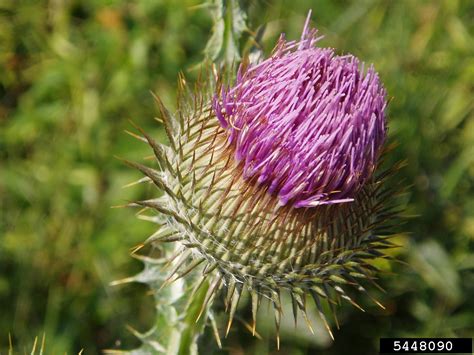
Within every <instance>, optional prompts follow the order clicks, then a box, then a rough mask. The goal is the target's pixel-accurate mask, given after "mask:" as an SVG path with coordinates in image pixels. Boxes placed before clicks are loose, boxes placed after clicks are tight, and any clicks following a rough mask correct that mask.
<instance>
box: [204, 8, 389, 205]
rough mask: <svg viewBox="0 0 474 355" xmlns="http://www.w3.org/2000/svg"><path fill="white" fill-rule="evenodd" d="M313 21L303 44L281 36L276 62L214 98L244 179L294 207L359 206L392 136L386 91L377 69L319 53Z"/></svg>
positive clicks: (250, 71)
mask: <svg viewBox="0 0 474 355" xmlns="http://www.w3.org/2000/svg"><path fill="white" fill-rule="evenodd" d="M310 16H311V13H309V14H308V17H307V20H306V23H305V26H304V29H303V33H302V36H301V40H300V41H299V42H296V41H290V42H288V41H286V40H285V39H284V36H283V35H282V36H281V37H280V39H279V41H278V44H277V46H276V47H275V49H274V51H273V55H272V56H271V57H270V58H268V59H266V60H264V61H263V62H261V63H259V64H256V65H249V66H247V67H246V66H244V65H242V66H241V67H240V69H239V73H238V75H237V80H236V83H235V85H234V86H233V87H231V88H228V89H222V91H221V93H220V97H217V96H216V97H215V98H214V100H213V107H214V111H215V114H216V116H217V118H218V119H219V121H220V124H221V125H222V127H223V128H224V129H226V131H227V134H228V140H229V142H230V144H231V145H232V146H233V148H234V151H235V158H236V159H237V161H239V162H241V164H242V165H243V176H244V178H245V179H247V180H252V179H255V180H256V181H257V183H258V184H260V185H263V186H266V187H267V188H268V192H270V193H271V194H275V195H277V196H278V198H279V201H280V204H281V205H286V204H290V205H292V206H294V207H296V208H298V207H314V206H318V205H324V204H336V203H343V202H349V201H353V199H354V196H355V195H356V193H357V192H358V191H359V189H360V188H361V186H362V185H364V183H365V182H366V181H367V180H368V179H369V178H370V177H371V175H372V173H373V172H374V170H375V168H376V165H377V160H378V158H379V155H380V153H381V150H382V147H383V144H384V141H385V137H386V122H385V114H384V110H385V107H386V92H385V89H384V88H383V86H382V84H381V83H380V80H379V77H378V75H377V73H376V72H375V70H374V68H373V67H372V66H371V67H369V68H368V70H367V71H365V70H364V64H363V63H360V62H359V60H358V59H357V58H356V57H354V56H352V55H345V56H338V55H336V54H335V53H334V51H333V50H332V49H331V48H318V47H315V43H316V42H317V41H318V40H319V39H320V38H321V37H316V33H317V31H316V30H315V29H309V19H310Z"/></svg>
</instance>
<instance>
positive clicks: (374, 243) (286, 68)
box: [133, 16, 391, 335]
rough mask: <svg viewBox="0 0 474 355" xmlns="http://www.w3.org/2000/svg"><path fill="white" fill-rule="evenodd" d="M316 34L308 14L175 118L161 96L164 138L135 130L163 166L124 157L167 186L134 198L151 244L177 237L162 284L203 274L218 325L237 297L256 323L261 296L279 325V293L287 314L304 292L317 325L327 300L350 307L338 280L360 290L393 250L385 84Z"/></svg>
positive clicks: (190, 99)
mask: <svg viewBox="0 0 474 355" xmlns="http://www.w3.org/2000/svg"><path fill="white" fill-rule="evenodd" d="M318 39H319V38H318V37H317V36H316V31H315V30H312V29H310V28H309V16H308V20H307V22H306V24H305V27H304V30H303V34H302V37H301V39H300V40H299V41H296V42H295V41H289V42H288V41H286V40H285V39H284V38H283V37H281V38H280V40H279V42H278V44H277V45H276V47H275V49H274V51H273V54H272V56H271V57H270V58H268V59H266V60H264V61H262V62H261V63H258V64H246V65H241V67H240V69H239V71H238V75H237V79H236V81H235V83H233V84H232V85H230V86H228V87H224V86H223V85H221V86H220V88H219V89H218V90H217V92H216V93H210V94H202V88H201V87H199V88H198V90H197V92H198V93H199V94H195V95H190V94H187V95H186V97H185V98H184V101H183V102H182V103H181V105H180V107H179V109H178V113H177V117H176V118H173V117H172V116H171V114H170V113H169V112H168V111H167V110H166V109H165V108H164V106H163V105H162V103H161V101H160V100H159V99H158V103H159V107H160V110H161V116H162V119H163V121H164V124H165V128H166V132H167V134H168V137H169V140H170V146H169V147H168V146H163V145H161V144H159V143H157V142H155V141H154V140H153V139H152V138H151V137H149V136H148V135H147V134H146V133H144V132H142V134H143V137H142V138H143V139H144V140H146V141H147V142H148V143H149V144H150V146H151V147H152V148H153V151H154V154H155V156H156V160H157V162H158V165H159V169H153V168H149V167H145V166H142V165H139V164H133V166H135V167H137V168H138V169H139V170H141V171H142V172H143V173H144V174H145V175H146V176H147V180H148V181H150V182H152V183H154V184H155V185H156V186H157V187H158V188H159V189H160V190H161V191H163V195H162V196H161V197H159V198H156V199H151V200H146V201H140V202H137V204H138V205H141V206H144V207H146V208H148V209H152V210H155V211H156V212H158V216H157V217H155V218H154V219H153V220H154V221H155V222H157V223H159V224H160V227H159V230H158V231H157V232H156V233H155V234H154V235H153V236H152V237H151V238H150V239H149V243H151V244H154V245H157V244H159V243H164V242H174V243H176V246H177V247H176V248H175V254H174V255H173V256H171V257H170V260H172V262H170V265H172V268H171V270H170V274H169V275H168V278H167V280H176V279H178V278H180V277H184V276H185V275H186V277H187V278H188V277H190V276H189V275H190V274H193V273H192V272H191V271H193V272H194V277H195V278H197V279H198V281H199V282H201V284H202V280H208V284H209V287H208V289H207V291H206V296H205V297H204V298H203V301H202V309H201V313H202V310H205V309H207V307H208V306H209V304H210V303H211V302H212V300H213V299H214V296H215V295H216V294H217V292H218V291H222V294H223V295H224V301H225V304H226V308H227V310H228V312H229V315H230V317H229V323H228V326H227V331H228V330H229V328H230V324H231V321H232V318H233V316H234V313H235V311H236V308H237V304H238V302H239V300H240V296H241V294H242V292H248V293H249V294H250V299H251V303H252V305H251V307H252V314H253V320H254V331H255V320H256V313H257V310H258V307H259V305H260V300H261V299H262V298H266V299H268V300H270V302H271V303H272V304H273V306H274V309H275V321H276V324H277V328H278V327H279V322H280V317H281V314H280V313H281V304H280V294H281V292H287V293H289V295H290V296H291V299H292V300H293V309H294V312H295V317H296V313H297V312H298V310H299V311H301V312H302V313H303V315H306V309H305V304H306V297H307V296H310V297H312V298H313V299H314V302H315V304H316V307H317V309H318V310H319V314H320V316H321V317H322V318H323V320H324V321H325V322H326V318H325V315H324V313H323V309H322V304H321V301H322V300H329V301H330V305H331V307H332V303H333V302H332V300H333V299H334V298H337V299H339V298H341V297H342V298H343V299H346V300H348V301H349V302H351V303H352V304H354V305H356V306H357V307H358V305H357V303H356V302H355V301H354V300H353V299H352V298H350V297H349V296H348V294H347V293H346V291H345V287H346V286H347V285H351V286H355V287H356V288H357V289H358V290H362V291H365V288H364V287H363V285H362V284H363V282H364V280H366V281H367V280H369V281H372V278H373V274H374V270H376V269H375V267H374V266H373V265H371V263H370V262H371V259H373V258H376V257H384V254H383V250H384V249H386V248H387V246H391V243H390V242H389V241H387V240H386V235H385V234H384V233H385V232H384V231H383V230H382V227H383V226H384V223H385V221H386V220H387V219H388V218H390V217H391V214H390V213H389V211H390V208H391V207H390V206H389V204H388V203H386V202H387V201H388V200H390V199H391V190H390V189H386V188H384V187H383V186H384V184H383V180H384V179H385V177H386V176H387V172H383V173H378V172H377V168H378V165H379V160H380V156H381V154H382V150H383V147H384V142H385V138H386V122H385V114H384V110H385V107H386V93H385V89H384V88H383V86H382V84H381V83H380V80H379V77H378V75H377V73H376V72H375V70H374V69H373V68H372V67H370V68H368V69H367V70H364V65H363V64H361V63H360V62H359V60H358V59H357V58H355V57H353V56H351V55H345V56H338V55H336V54H334V51H333V50H332V49H329V48H318V47H316V46H315V45H316V43H317V41H318ZM183 89H184V87H183ZM196 275H197V276H196ZM331 309H332V308H331ZM326 324H327V323H326ZM327 329H328V330H329V332H330V328H329V326H327ZM331 335H332V333H331Z"/></svg>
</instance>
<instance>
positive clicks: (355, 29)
mask: <svg viewBox="0 0 474 355" xmlns="http://www.w3.org/2000/svg"><path fill="white" fill-rule="evenodd" d="M201 2H202V1H201V0H183V1H173V0H167V1H165V0H135V1H118V0H103V1H100V0H83V1H79V0H69V1H66V0H50V1H46V0H41V1H40V0H1V1H0V208H1V209H0V271H1V272H0V353H5V352H7V351H8V348H9V345H8V334H9V333H10V334H11V338H12V341H13V344H14V348H15V349H16V350H18V351H19V352H24V351H29V349H31V345H32V343H33V340H34V338H35V336H40V337H41V336H42V334H43V333H45V334H46V347H45V352H46V353H47V354H60V353H65V352H67V353H69V354H73V353H77V352H79V351H80V350H81V349H84V350H85V354H96V353H100V351H101V350H102V349H106V348H121V349H131V348H133V347H136V346H137V345H138V344H139V342H138V341H137V339H136V338H135V337H134V336H133V335H132V334H131V333H130V332H129V331H128V330H127V328H126V326H127V325H130V326H132V327H133V328H136V329H139V330H141V331H145V330H146V329H148V328H149V327H151V325H152V324H153V317H154V315H153V302H152V298H151V297H150V295H149V294H147V289H146V287H145V286H142V285H138V284H133V285H126V286H121V287H110V286H109V283H110V282H111V281H113V280H116V279H120V278H123V277H126V276H129V275H131V274H133V273H135V272H137V271H139V270H140V268H141V264H140V263H139V262H138V261H136V260H133V259H131V258H130V257H129V251H130V248H132V247H133V246H135V245H136V244H138V243H139V242H141V241H142V240H143V239H144V238H145V237H146V236H147V235H148V234H149V233H150V232H151V231H152V229H153V226H152V225H149V224H148V223H146V222H144V221H140V220H137V219H136V218H134V211H133V210H129V209H111V206H113V205H119V204H122V203H124V202H125V201H128V200H133V199H136V198H139V197H140V195H143V194H146V191H145V188H141V187H135V188H129V189H122V186H123V185H125V184H126V183H128V182H131V181H133V180H134V179H136V178H137V177H138V176H139V174H138V173H136V172H135V171H132V170H131V169H129V168H128V167H126V166H125V165H124V164H122V163H121V162H119V161H118V160H117V159H115V158H114V156H120V157H126V158H130V159H132V160H140V159H141V158H142V157H144V156H146V155H148V154H149V152H148V149H147V147H146V146H145V145H143V144H141V143H140V142H137V141H136V140H134V139H133V138H131V137H129V136H127V135H126V134H125V133H124V130H125V129H130V127H131V126H130V123H129V122H128V119H133V120H134V121H135V122H137V123H138V124H140V125H141V126H142V127H144V128H146V129H147V130H148V131H149V132H151V133H152V134H153V135H155V136H157V137H163V134H162V131H161V128H160V127H159V126H158V125H157V124H156V123H155V122H154V121H153V119H152V118H153V117H154V116H155V115H156V114H157V110H156V108H155V106H154V101H153V98H152V95H151V94H150V91H153V92H156V93H158V94H159V95H161V96H162V97H163V99H164V101H165V103H167V104H168V105H169V106H170V107H173V106H174V101H175V92H176V78H177V74H178V72H179V71H180V70H181V71H183V72H184V73H185V75H186V76H187V77H188V78H189V79H190V80H191V81H192V79H193V78H195V77H196V75H197V71H196V70H194V69H193V67H195V66H196V65H197V64H199V63H200V61H201V60H202V59H203V50H204V48H205V46H206V42H207V40H208V39H209V37H210V33H211V28H212V19H211V17H210V15H209V11H207V10H206V9H203V8H195V6H196V5H199V4H200V3H201ZM244 5H246V6H247V7H248V14H249V17H248V23H249V27H250V28H253V29H256V28H257V27H258V26H259V25H261V24H263V23H267V24H268V26H267V32H266V35H265V37H264V41H263V42H264V46H265V49H266V51H267V53H268V52H269V51H270V49H271V47H272V45H273V44H274V42H275V39H276V38H277V36H278V34H279V33H280V32H286V33H287V36H288V37H289V38H290V39H295V38H298V37H299V34H300V31H301V29H302V26H303V22H304V18H305V16H306V13H307V10H308V9H310V8H312V9H313V17H312V20H313V24H315V25H316V26H317V27H318V28H319V29H320V33H321V34H324V35H325V38H324V40H323V41H321V45H324V46H331V47H335V48H337V52H339V53H345V52H352V53H353V54H355V55H357V56H359V57H360V58H361V59H362V60H364V61H366V62H369V63H374V64H375V66H376V68H377V70H378V71H379V73H380V76H381V77H382V79H383V81H384V83H385V85H386V87H387V90H388V92H389V95H390V96H391V102H390V107H389V111H388V113H389V120H390V121H389V122H390V136H391V137H392V139H393V140H396V141H398V142H399V143H400V145H399V147H398V148H397V150H396V151H395V153H394V154H392V156H391V158H390V159H391V160H392V161H396V160H399V159H404V158H406V159H407V160H408V166H407V167H406V168H404V169H403V170H402V171H401V173H400V174H399V176H400V178H401V179H404V181H405V183H406V184H407V185H410V187H409V201H408V209H407V210H408V213H409V214H412V215H417V217H416V218H412V219H410V220H409V221H408V223H407V225H406V226H405V227H404V230H406V231H407V232H410V233H407V234H401V235H400V236H398V237H397V241H398V242H399V243H400V244H402V248H400V249H399V250H398V251H397V252H396V253H397V257H399V258H400V259H401V260H404V261H406V262H407V263H408V264H409V266H406V265H401V264H392V265H388V264H387V265H384V266H383V267H384V268H385V269H386V270H387V271H391V272H393V274H391V273H390V272H389V273H387V275H385V276H383V278H382V279H381V284H382V285H383V286H384V287H385V289H386V290H387V293H385V294H384V293H380V292H378V291H377V290H373V294H374V296H376V297H378V298H379V299H380V300H381V302H382V303H383V304H385V305H386V307H387V309H386V310H385V311H383V310H381V309H378V308H377V307H376V306H374V305H372V304H371V303H370V302H369V301H368V300H365V298H366V297H360V298H358V300H360V302H361V303H362V304H363V305H364V306H365V307H366V310H367V312H366V313H362V312H360V311H358V310H356V309H354V308H352V307H350V306H345V305H344V306H342V307H341V308H340V312H339V320H340V322H341V329H340V330H336V331H335V337H336V342H335V343H332V342H331V341H330V340H329V338H328V337H327V335H326V334H325V332H324V331H323V330H321V331H319V332H318V333H317V334H316V335H315V336H311V335H310V334H309V333H307V332H305V331H298V332H295V331H294V330H293V325H292V324H291V323H290V321H289V320H290V318H291V316H290V314H287V316H288V322H287V323H288V324H284V325H283V330H282V333H283V334H282V335H283V336H282V350H281V351H280V354H309V353H314V351H315V350H318V351H319V352H318V353H320V354H343V353H348V351H350V352H351V353H352V354H372V353H376V352H377V348H378V338H379V337H381V336H426V337H430V336H474V99H473V98H474V2H472V1H468V0H466V1H461V0H444V1H442V0H432V1H423V0H397V1H388V0H386V1H373V0H359V1H343V0H337V1H335V0H325V1H323V0H321V1H302V0H292V1H269V0H268V1H247V2H246V3H245V4H244ZM244 308H245V307H244ZM247 316H248V315H247V311H246V310H245V309H244V310H242V317H243V318H246V317H247ZM270 317H272V315H271V314H270ZM264 323H265V322H264ZM316 323H317V321H316ZM319 326H320V324H319ZM316 328H317V329H319V328H318V324H316ZM272 329H273V328H272V327H268V329H267V328H266V327H265V326H263V330H262V335H263V336H264V337H265V338H267V337H268V338H269V340H268V339H264V340H263V341H256V340H254V339H253V338H251V336H250V334H249V333H248V332H247V331H246V329H245V327H244V326H243V325H242V323H239V322H236V323H235V326H234V328H233V330H232V332H231V334H230V336H229V338H228V339H227V340H226V341H225V342H224V345H225V349H224V351H223V353H231V354H244V353H248V354H253V353H255V354H265V353H273V352H275V341H274V336H273V335H272V331H273V330H272ZM206 347H209V349H211V350H209V352H212V348H213V347H215V346H214V345H213V344H210V345H206V344H203V348H206Z"/></svg>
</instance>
